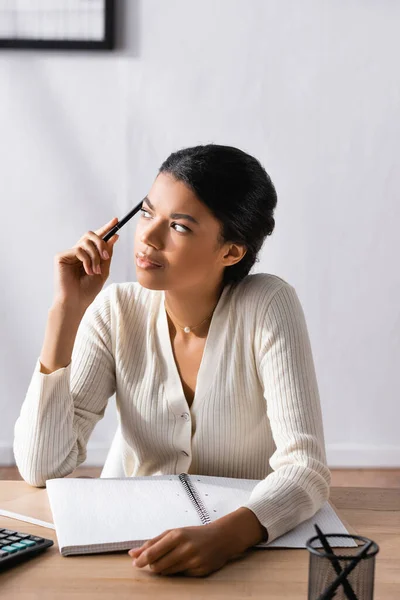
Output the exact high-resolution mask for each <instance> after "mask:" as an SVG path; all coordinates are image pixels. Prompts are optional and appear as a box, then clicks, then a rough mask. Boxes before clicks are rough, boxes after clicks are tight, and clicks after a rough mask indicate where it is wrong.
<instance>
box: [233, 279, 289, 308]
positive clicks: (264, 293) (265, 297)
mask: <svg viewBox="0 0 400 600" xmlns="http://www.w3.org/2000/svg"><path fill="white" fill-rule="evenodd" d="M281 288H286V289H289V288H292V286H291V285H290V283H288V282H287V281H286V280H285V279H283V278H282V277H278V275H273V274H272V273H254V274H251V275H247V276H246V277H245V278H244V279H243V280H242V281H241V282H240V283H239V285H238V286H237V288H236V290H235V297H236V299H237V300H239V301H240V303H243V302H244V303H249V304H253V303H256V304H258V302H259V301H260V302H262V303H263V304H264V303H268V302H269V300H271V299H272V297H273V296H274V295H275V293H276V292H277V291H278V290H279V289H281ZM292 289H293V288H292Z"/></svg>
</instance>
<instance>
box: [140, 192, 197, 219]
mask: <svg viewBox="0 0 400 600" xmlns="http://www.w3.org/2000/svg"><path fill="white" fill-rule="evenodd" d="M143 202H146V204H147V205H148V207H149V208H150V209H151V210H154V206H153V205H152V203H151V202H150V200H149V198H148V197H147V196H145V197H144V198H143ZM169 216H170V218H171V219H187V220H188V221H191V222H192V223H195V224H196V225H200V223H199V222H198V221H197V220H196V219H195V218H194V217H191V216H190V215H184V214H182V213H171V214H170V215H169Z"/></svg>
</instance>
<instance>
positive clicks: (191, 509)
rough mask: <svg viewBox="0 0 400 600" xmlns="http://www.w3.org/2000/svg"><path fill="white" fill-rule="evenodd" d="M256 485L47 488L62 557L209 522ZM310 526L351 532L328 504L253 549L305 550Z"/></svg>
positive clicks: (210, 481)
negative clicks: (286, 531)
mask: <svg viewBox="0 0 400 600" xmlns="http://www.w3.org/2000/svg"><path fill="white" fill-rule="evenodd" d="M257 483H259V481H258V480H255V479H236V478H229V477H211V476H205V475H188V474H187V473H181V474H180V475H153V476H149V477H122V478H99V479H80V478H64V479H62V478H61V479H48V480H47V481H46V488H47V494H48V498H49V503H50V508H51V511H52V514H53V520H54V526H55V530H56V535H57V540H58V546H59V550H60V553H61V554H62V555H63V556H69V555H74V554H96V553H101V552H115V551H120V550H130V549H131V548H138V547H140V546H141V545H142V544H144V542H145V541H147V540H149V539H151V538H153V537H156V536H157V535H160V533H162V532H163V531H165V530H166V529H174V528H179V527H187V526H193V525H205V524H207V523H211V522H212V521H215V520H217V519H219V518H220V517H222V516H224V515H226V514H228V513H230V512H233V511H234V510H237V509H238V508H240V506H243V504H244V503H246V501H247V500H248V499H249V497H250V494H251V491H252V490H253V488H254V487H255V486H256V485H257ZM314 523H317V524H318V525H319V527H320V528H321V530H322V531H323V532H324V533H345V534H347V533H349V532H348V531H347V529H346V527H345V526H344V524H343V523H342V521H341V520H340V519H339V517H338V516H337V515H336V513H335V511H334V509H333V508H332V506H331V505H330V504H329V502H326V503H325V505H324V506H323V507H322V508H321V509H320V510H319V511H318V512H317V513H316V514H315V515H314V517H312V518H311V519H309V520H308V521H304V522H303V523H301V524H300V525H298V526H297V527H295V528H294V529H292V530H291V531H290V532H288V533H286V534H285V535H283V536H281V537H280V538H277V539H275V540H274V541H272V542H270V543H268V542H264V543H260V544H258V545H257V546H255V547H256V548H272V547H280V548H305V544H306V541H307V540H308V539H309V538H311V537H313V536H315V535H316V533H315V529H314ZM338 540H339V541H341V544H340V545H343V546H350V545H355V543H354V542H353V543H352V544H350V543H349V540H350V542H352V540H351V539H350V538H349V539H346V538H344V539H343V538H338ZM338 545H339V542H338Z"/></svg>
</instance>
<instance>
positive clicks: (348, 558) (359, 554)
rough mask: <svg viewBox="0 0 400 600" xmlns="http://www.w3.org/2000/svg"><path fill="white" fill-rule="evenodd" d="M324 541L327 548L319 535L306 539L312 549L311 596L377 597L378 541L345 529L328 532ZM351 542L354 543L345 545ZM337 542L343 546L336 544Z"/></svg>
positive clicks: (326, 599)
mask: <svg viewBox="0 0 400 600" xmlns="http://www.w3.org/2000/svg"><path fill="white" fill-rule="evenodd" d="M324 542H325V548H324V547H323V546H322V544H321V541H320V537H319V536H318V535H316V536H314V537H312V538H310V539H309V540H308V541H307V542H306V548H307V550H308V551H309V552H310V561H309V571H308V600H330V599H331V598H334V599H335V600H373V597H374V579H375V556H376V555H377V554H378V552H379V546H378V544H376V543H375V542H374V541H372V540H369V539H368V538H366V537H363V536H361V535H350V534H343V533H331V534H325V540H324ZM349 542H350V544H352V542H353V544H354V545H353V546H351V547H350V548H349V547H347V548H343V545H344V544H346V543H349ZM335 544H336V545H337V546H339V547H338V548H334V547H333V546H334V545H335ZM327 545H329V546H327ZM327 548H328V551H327Z"/></svg>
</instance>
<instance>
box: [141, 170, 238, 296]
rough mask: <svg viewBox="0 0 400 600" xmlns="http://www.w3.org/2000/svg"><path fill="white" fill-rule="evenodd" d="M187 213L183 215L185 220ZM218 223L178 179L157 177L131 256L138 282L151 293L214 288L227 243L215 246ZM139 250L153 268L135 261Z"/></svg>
mask: <svg viewBox="0 0 400 600" xmlns="http://www.w3.org/2000/svg"><path fill="white" fill-rule="evenodd" d="M184 215H186V216H184ZM220 227H221V226H220V223H219V221H218V220H217V219H216V218H215V217H214V216H213V215H212V213H211V212H210V211H209V209H208V208H207V207H206V206H205V205H204V204H203V203H202V202H200V201H199V200H198V199H197V197H196V196H195V194H194V193H193V192H192V191H191V190H190V189H189V188H188V187H187V186H186V185H185V184H184V183H183V182H181V181H177V180H176V179H174V178H173V177H172V176H171V175H169V174H166V173H160V174H159V175H158V176H157V178H156V180H155V181H154V183H153V186H152V188H151V189H150V191H149V193H148V194H147V197H146V199H145V200H143V206H142V209H141V211H140V212H139V221H138V225H137V228H136V233H135V244H134V255H135V261H136V273H137V279H138V282H139V283H140V284H141V285H142V286H143V287H145V288H149V289H153V290H170V289H173V290H176V289H179V288H180V289H190V288H193V289H196V287H199V286H201V285H204V284H205V285H206V287H207V288H208V289H209V287H210V285H217V284H218V283H219V282H220V281H221V278H222V273H223V270H224V267H225V266H227V265H228V264H230V263H229V258H228V260H227V262H224V260H223V257H224V255H226V254H227V253H228V252H229V246H230V244H225V245H224V246H221V245H218V236H219V232H220ZM139 252H143V253H144V254H147V255H148V258H149V260H150V261H155V262H158V263H160V264H161V265H162V266H161V267H160V268H156V269H144V268H143V267H141V266H139V265H138V263H137V254H138V253H139Z"/></svg>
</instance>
